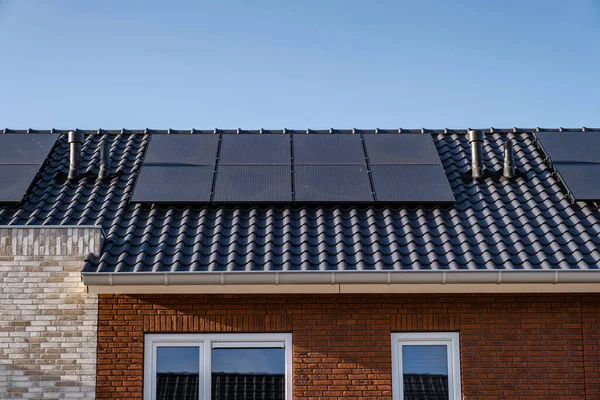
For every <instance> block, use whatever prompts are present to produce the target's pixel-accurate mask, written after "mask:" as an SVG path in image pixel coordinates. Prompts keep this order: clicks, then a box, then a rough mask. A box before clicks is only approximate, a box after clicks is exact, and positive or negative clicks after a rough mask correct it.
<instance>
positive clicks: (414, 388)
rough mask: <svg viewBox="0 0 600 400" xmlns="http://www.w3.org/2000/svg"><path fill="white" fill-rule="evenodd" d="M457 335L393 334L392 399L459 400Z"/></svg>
mask: <svg viewBox="0 0 600 400" xmlns="http://www.w3.org/2000/svg"><path fill="white" fill-rule="evenodd" d="M458 339H459V336H458V333H456V332H434V333H392V363H393V364H392V372H393V376H392V385H393V390H394V396H393V397H394V400H420V399H435V400H460V399H461V394H460V349H459V343H458Z"/></svg>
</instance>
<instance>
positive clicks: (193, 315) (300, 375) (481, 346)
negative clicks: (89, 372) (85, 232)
mask: <svg viewBox="0 0 600 400" xmlns="http://www.w3.org/2000/svg"><path fill="white" fill-rule="evenodd" d="M599 302H600V295H580V294H564V295H451V296H450V295H443V296H436V295H179V296H177V295H162V296H161V295H134V296H123V295H101V296H100V302H99V321H98V372H97V374H98V376H97V398H98V399H141V398H142V378H143V377H142V375H143V345H144V342H143V339H144V333H145V332H291V333H292V334H293V337H292V341H293V347H294V348H293V362H294V365H293V369H294V372H293V392H294V399H297V400H298V399H303V400H312V399H391V391H392V387H391V343H390V333H391V332H409V331H460V335H461V336H460V340H461V341H460V345H461V368H462V390H463V397H464V399H469V400H475V399H495V400H499V399H506V400H508V399H510V400H518V399H521V400H525V399H527V400H530V399H531V400H533V399H581V400H584V399H585V400H591V399H600V372H599V371H600V355H599V354H600V344H599V343H600V306H599V305H598V303H599ZM586 393H587V397H586Z"/></svg>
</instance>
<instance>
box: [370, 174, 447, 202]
mask: <svg viewBox="0 0 600 400" xmlns="http://www.w3.org/2000/svg"><path fill="white" fill-rule="evenodd" d="M371 178H372V179H373V187H374V190H375V199H376V201H378V202H402V203H453V202H454V201H455V199H454V194H453V193H452V188H451V187H450V184H449V183H448V178H447V177H446V173H445V172H444V168H443V167H442V166H441V165H372V166H371Z"/></svg>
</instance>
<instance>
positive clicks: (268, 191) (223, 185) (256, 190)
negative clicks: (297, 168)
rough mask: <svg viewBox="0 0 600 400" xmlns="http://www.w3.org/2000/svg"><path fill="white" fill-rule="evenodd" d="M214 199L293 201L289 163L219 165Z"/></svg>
mask: <svg viewBox="0 0 600 400" xmlns="http://www.w3.org/2000/svg"><path fill="white" fill-rule="evenodd" d="M213 202H217V203H291V202H292V167H291V166H290V165H274V166H273V165H243V166H242V165H219V167H218V168H217V174H216V177H215V189H214V195H213Z"/></svg>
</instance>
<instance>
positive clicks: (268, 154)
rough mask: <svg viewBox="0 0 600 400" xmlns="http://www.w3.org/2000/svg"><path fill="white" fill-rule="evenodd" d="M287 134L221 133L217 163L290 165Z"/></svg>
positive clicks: (289, 146)
mask: <svg viewBox="0 0 600 400" xmlns="http://www.w3.org/2000/svg"><path fill="white" fill-rule="evenodd" d="M291 162H292V161H291V145H290V136H289V135H268V134H267V135H256V134H239V135H223V136H222V139H221V154H220V156H219V165H290V164H291Z"/></svg>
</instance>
